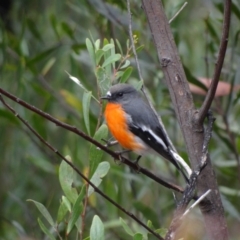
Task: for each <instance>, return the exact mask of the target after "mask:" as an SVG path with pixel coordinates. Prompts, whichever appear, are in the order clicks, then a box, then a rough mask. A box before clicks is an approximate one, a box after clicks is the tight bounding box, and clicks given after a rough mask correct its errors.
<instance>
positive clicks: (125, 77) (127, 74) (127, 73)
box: [120, 67, 133, 83]
mask: <svg viewBox="0 0 240 240" xmlns="http://www.w3.org/2000/svg"><path fill="white" fill-rule="evenodd" d="M132 70H133V68H132V67H128V68H127V69H126V70H125V71H124V73H123V75H122V77H121V79H120V82H121V83H125V82H126V81H127V80H128V78H129V77H130V76H131V74H132Z"/></svg>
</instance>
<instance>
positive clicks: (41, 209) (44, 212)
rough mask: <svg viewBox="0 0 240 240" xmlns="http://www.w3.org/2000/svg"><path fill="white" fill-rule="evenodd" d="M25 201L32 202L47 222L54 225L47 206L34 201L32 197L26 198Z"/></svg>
mask: <svg viewBox="0 0 240 240" xmlns="http://www.w3.org/2000/svg"><path fill="white" fill-rule="evenodd" d="M27 201H29V202H33V203H34V204H35V206H36V207H37V208H38V210H39V212H40V213H41V214H42V215H43V216H44V218H45V219H46V220H47V221H48V222H49V224H50V225H51V226H52V227H54V221H53V219H52V217H51V215H50V213H49V212H48V210H47V208H46V207H45V206H44V205H43V204H41V203H40V202H37V201H34V200H32V199H28V200H27Z"/></svg>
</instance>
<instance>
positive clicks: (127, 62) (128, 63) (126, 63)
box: [120, 60, 130, 69]
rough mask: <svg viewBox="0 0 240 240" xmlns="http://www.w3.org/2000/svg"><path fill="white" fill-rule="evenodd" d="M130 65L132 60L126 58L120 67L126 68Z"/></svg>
mask: <svg viewBox="0 0 240 240" xmlns="http://www.w3.org/2000/svg"><path fill="white" fill-rule="evenodd" d="M129 65H130V61H129V60H126V61H125V63H124V64H123V65H122V66H121V68H120V69H123V68H126V67H128V66H129Z"/></svg>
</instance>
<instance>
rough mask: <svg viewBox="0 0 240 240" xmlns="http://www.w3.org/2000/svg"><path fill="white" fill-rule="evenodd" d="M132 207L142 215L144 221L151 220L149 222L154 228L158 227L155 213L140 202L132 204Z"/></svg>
mask: <svg viewBox="0 0 240 240" xmlns="http://www.w3.org/2000/svg"><path fill="white" fill-rule="evenodd" d="M133 205H134V207H135V208H136V209H137V210H138V211H139V212H141V213H142V214H143V216H144V217H145V218H146V219H151V222H153V225H154V226H158V225H159V218H158V216H157V214H156V213H155V211H154V210H153V209H152V208H150V206H146V205H144V204H143V203H141V202H134V204H133Z"/></svg>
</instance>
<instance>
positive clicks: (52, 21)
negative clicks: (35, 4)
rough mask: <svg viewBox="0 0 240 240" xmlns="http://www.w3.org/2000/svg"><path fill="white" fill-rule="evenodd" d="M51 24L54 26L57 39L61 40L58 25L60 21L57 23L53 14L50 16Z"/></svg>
mask: <svg viewBox="0 0 240 240" xmlns="http://www.w3.org/2000/svg"><path fill="white" fill-rule="evenodd" d="M50 22H51V25H52V28H53V31H54V33H55V34H56V36H57V38H58V39H59V38H60V37H59V34H58V30H57V23H58V21H57V19H56V17H55V15H53V14H52V15H51V16H50Z"/></svg>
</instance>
